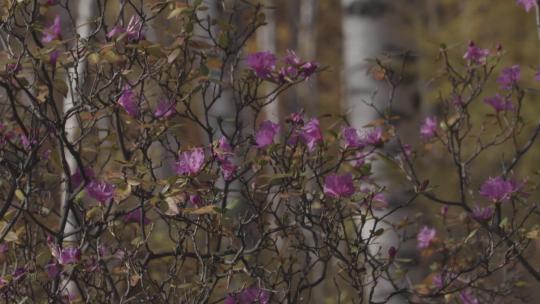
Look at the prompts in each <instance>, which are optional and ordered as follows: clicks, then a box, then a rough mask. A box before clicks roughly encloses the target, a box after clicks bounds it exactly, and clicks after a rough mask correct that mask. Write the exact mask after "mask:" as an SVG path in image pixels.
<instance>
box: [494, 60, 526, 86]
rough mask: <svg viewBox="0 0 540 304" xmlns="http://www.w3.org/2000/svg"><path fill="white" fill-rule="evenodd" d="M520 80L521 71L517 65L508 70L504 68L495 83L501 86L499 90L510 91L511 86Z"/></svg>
mask: <svg viewBox="0 0 540 304" xmlns="http://www.w3.org/2000/svg"><path fill="white" fill-rule="evenodd" d="M520 78H521V69H520V67H519V65H517V64H516V65H513V66H511V67H508V68H504V69H503V70H502V72H501V75H500V76H499V78H497V83H499V84H500V85H501V89H503V90H510V89H512V86H513V85H515V84H516V83H517V82H518V81H519V79H520Z"/></svg>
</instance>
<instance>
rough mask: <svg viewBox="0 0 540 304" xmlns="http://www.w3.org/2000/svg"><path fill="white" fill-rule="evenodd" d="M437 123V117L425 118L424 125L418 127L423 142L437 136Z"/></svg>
mask: <svg viewBox="0 0 540 304" xmlns="http://www.w3.org/2000/svg"><path fill="white" fill-rule="evenodd" d="M438 128H439V123H438V121H437V117H426V119H425V120H424V123H423V124H422V126H421V127H420V137H421V138H422V139H425V140H429V139H432V138H433V137H435V135H437V130H438Z"/></svg>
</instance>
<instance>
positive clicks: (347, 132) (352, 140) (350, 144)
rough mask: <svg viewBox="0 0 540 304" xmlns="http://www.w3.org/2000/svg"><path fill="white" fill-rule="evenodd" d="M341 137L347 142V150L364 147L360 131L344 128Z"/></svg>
mask: <svg viewBox="0 0 540 304" xmlns="http://www.w3.org/2000/svg"><path fill="white" fill-rule="evenodd" d="M341 137H342V138H343V139H344V140H345V148H362V146H363V144H362V141H361V140H360V136H358V131H357V130H356V129H355V128H353V127H343V128H342V129H341Z"/></svg>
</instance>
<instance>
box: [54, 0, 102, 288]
mask: <svg viewBox="0 0 540 304" xmlns="http://www.w3.org/2000/svg"><path fill="white" fill-rule="evenodd" d="M75 7H76V10H77V17H76V21H75V23H76V24H75V26H76V35H78V36H79V37H78V38H76V39H75V40H74V41H75V45H74V46H73V48H74V49H75V50H76V51H75V52H74V54H76V55H75V56H76V57H75V64H74V65H73V67H70V68H68V74H67V79H66V82H67V85H68V93H67V96H66V97H65V98H64V101H63V112H64V115H68V113H70V111H71V110H72V109H73V107H74V106H75V105H76V104H77V103H78V102H79V101H80V96H79V94H80V92H81V90H82V88H83V86H84V74H85V71H86V60H85V59H84V58H81V57H79V55H81V54H82V52H79V49H80V48H81V47H84V46H83V45H80V43H81V42H82V43H84V42H85V39H86V38H88V37H89V36H90V34H91V31H92V23H91V19H92V18H94V17H95V14H96V6H95V5H94V1H86V0H80V1H77V4H76V6H75ZM77 119H78V118H77V116H75V115H71V116H70V117H69V118H68V119H67V120H66V126H65V132H66V138H67V140H68V141H69V142H70V143H73V142H74V141H75V140H76V139H77V137H78V135H79V132H80V129H79V124H78V120H77ZM64 153H65V155H66V161H67V165H68V167H69V172H71V174H73V173H74V172H75V171H76V170H77V166H78V164H77V162H76V159H75V157H74V155H73V154H71V152H70V151H69V150H68V149H67V148H65V149H64ZM64 180H68V177H67V176H64ZM62 188H63V189H62V196H61V201H62V211H63V212H65V213H66V216H67V222H66V225H65V228H64V234H65V235H67V236H66V237H65V238H64V239H63V241H64V242H68V243H71V244H74V245H75V244H76V243H77V242H78V241H79V237H78V234H77V233H75V232H76V231H77V229H78V228H79V227H78V226H79V224H78V223H77V217H76V216H75V214H74V213H73V208H72V206H71V205H72V203H73V201H72V199H71V196H72V193H70V191H69V189H70V187H69V186H68V185H67V182H64V185H63V187H62ZM72 190H73V189H72ZM62 284H63V285H64V284H65V285H64V286H61V288H65V291H66V292H67V294H68V296H69V297H76V298H79V297H80V296H81V295H82V294H81V293H82V291H81V290H80V289H79V287H78V286H77V284H76V282H75V281H73V280H67V281H65V282H63V283H62Z"/></svg>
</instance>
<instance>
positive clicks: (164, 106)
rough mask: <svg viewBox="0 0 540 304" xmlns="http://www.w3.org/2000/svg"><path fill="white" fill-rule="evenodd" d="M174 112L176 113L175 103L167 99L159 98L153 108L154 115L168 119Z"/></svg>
mask: <svg viewBox="0 0 540 304" xmlns="http://www.w3.org/2000/svg"><path fill="white" fill-rule="evenodd" d="M174 114H176V108H175V103H174V102H173V101H172V100H169V99H165V98H163V99H160V100H159V102H158V104H157V106H156V109H155V110H154V117H155V118H164V119H169V118H171V117H172V116H173V115H174Z"/></svg>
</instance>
